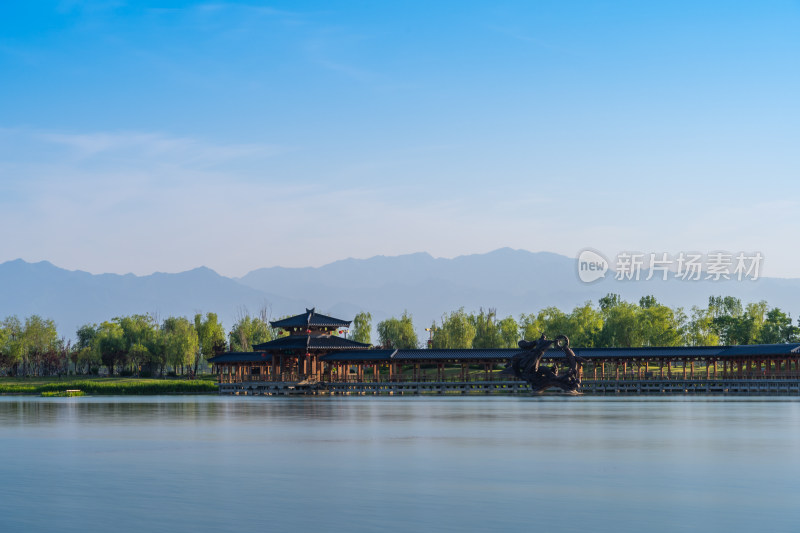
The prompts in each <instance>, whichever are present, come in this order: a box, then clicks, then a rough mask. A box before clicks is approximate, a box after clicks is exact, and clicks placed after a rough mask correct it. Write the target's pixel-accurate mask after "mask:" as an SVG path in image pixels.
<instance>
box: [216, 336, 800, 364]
mask: <svg viewBox="0 0 800 533" xmlns="http://www.w3.org/2000/svg"><path fill="white" fill-rule="evenodd" d="M367 348H369V345H368V344H362V343H359V342H355V341H352V340H349V339H344V338H342V337H334V336H327V335H315V336H307V335H292V336H289V337H281V338H279V339H276V340H274V341H270V342H267V343H264V344H259V345H257V346H254V347H253V349H254V350H257V352H240V353H226V354H221V355H218V356H217V357H214V358H212V359H209V361H211V362H212V363H224V362H236V361H241V362H249V361H263V360H264V359H265V358H266V360H269V359H270V355H269V354H267V355H265V356H263V357H262V354H261V351H266V350H273V351H274V350H285V349H332V350H337V351H336V352H334V353H330V354H327V355H324V356H322V357H320V360H321V361H326V362H334V361H353V362H358V361H387V362H388V361H394V362H399V363H404V362H407V363H413V362H425V361H442V362H444V361H454V362H458V361H465V362H466V361H481V360H483V361H486V362H495V363H499V362H504V361H507V360H508V359H510V358H511V357H513V356H514V354H517V353H520V350H518V349H451V350H425V349H421V350H392V349H390V350H370V349H367ZM573 351H574V352H575V354H576V355H578V356H582V357H585V358H586V359H589V360H592V359H595V360H603V359H648V358H662V357H663V358H675V359H681V358H694V357H713V358H718V359H733V358H736V357H749V356H758V355H764V356H781V355H786V356H798V355H800V344H797V343H794V344H751V345H742V346H674V347H645V348H575V349H573ZM563 357H564V353H563V352H562V351H561V350H558V349H555V348H554V349H551V350H549V351H548V352H547V354H546V355H545V358H546V359H562V358H563Z"/></svg>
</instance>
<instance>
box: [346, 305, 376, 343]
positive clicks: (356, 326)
mask: <svg viewBox="0 0 800 533" xmlns="http://www.w3.org/2000/svg"><path fill="white" fill-rule="evenodd" d="M371 337H372V315H371V314H370V313H365V312H363V311H362V312H361V313H358V314H357V315H356V316H355V318H353V334H352V335H351V337H350V338H351V339H353V340H354V341H356V342H363V343H365V344H372V341H371Z"/></svg>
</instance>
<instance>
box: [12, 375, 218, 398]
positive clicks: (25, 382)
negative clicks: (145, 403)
mask: <svg viewBox="0 0 800 533" xmlns="http://www.w3.org/2000/svg"><path fill="white" fill-rule="evenodd" d="M67 389H70V390H80V391H81V392H83V393H84V394H93V395H99V394H106V395H111V394H119V395H155V394H201V393H215V392H217V382H216V377H215V376H201V377H200V378H199V379H194V380H186V379H146V378H94V377H76V378H69V377H65V378H55V377H53V378H51V377H47V378H0V394H34V395H41V394H42V393H58V392H65V391H66V390H67Z"/></svg>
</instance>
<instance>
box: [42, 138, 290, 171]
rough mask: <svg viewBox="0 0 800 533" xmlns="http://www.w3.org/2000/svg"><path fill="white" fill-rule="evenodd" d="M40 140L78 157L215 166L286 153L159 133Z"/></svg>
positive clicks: (267, 146) (267, 147)
mask: <svg viewBox="0 0 800 533" xmlns="http://www.w3.org/2000/svg"><path fill="white" fill-rule="evenodd" d="M34 136H35V137H37V138H38V139H40V140H42V141H46V142H49V143H53V144H57V145H61V146H64V147H67V148H70V149H71V150H72V151H73V153H74V155H76V156H78V157H81V158H89V157H96V156H101V155H104V154H113V155H120V154H122V155H129V156H136V157H148V158H167V159H170V160H173V161H182V162H184V163H201V164H202V163H205V164H214V163H221V162H225V161H230V160H233V159H239V158H248V157H271V156H274V155H277V154H279V153H281V152H282V151H284V150H285V148H283V147H280V146H277V145H272V144H258V143H247V144H215V143H210V142H206V141H202V140H198V139H192V138H188V137H174V136H169V135H164V134H160V133H138V132H122V133H109V132H97V133H80V134H71V133H38V134H34Z"/></svg>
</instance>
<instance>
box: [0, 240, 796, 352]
mask: <svg viewBox="0 0 800 533" xmlns="http://www.w3.org/2000/svg"><path fill="white" fill-rule="evenodd" d="M644 277H646V272H645V273H644V275H643V278H644ZM609 292H615V293H618V294H620V295H621V296H622V297H623V298H624V299H626V300H628V301H632V302H638V301H639V298H641V297H642V296H644V295H648V294H652V295H654V296H656V298H657V299H658V300H659V301H660V302H662V303H664V304H667V305H669V306H672V307H679V306H680V307H683V308H684V309H685V310H686V311H687V312H689V310H690V308H691V306H693V305H698V306H701V307H705V306H706V305H707V303H708V297H709V296H712V295H730V296H736V297H739V298H741V299H742V301H743V302H745V303H747V302H752V301H758V300H766V301H767V302H768V303H769V304H770V305H771V306H774V307H780V308H781V309H783V310H784V311H787V312H790V313H792V316H797V312H798V311H800V309H799V307H800V305H798V302H800V280H799V279H775V278H762V279H759V280H757V281H719V282H712V281H706V280H704V281H680V280H669V281H662V280H661V279H660V278H654V279H652V280H649V281H617V280H615V279H613V273H609V274H608V275H607V276H606V278H605V279H602V280H599V281H597V282H595V283H592V284H584V283H581V282H580V281H579V279H578V277H577V274H576V261H575V259H572V258H569V257H566V256H562V255H558V254H553V253H547V252H538V253H533V252H527V251H524V250H512V249H510V248H502V249H499V250H495V251H493V252H489V253H486V254H475V255H466V256H461V257H456V258H454V259H436V258H433V257H431V256H430V255H429V254H427V253H416V254H409V255H401V256H396V257H384V256H377V257H372V258H369V259H345V260H342V261H336V262H333V263H330V264H328V265H324V266H321V267H318V268H283V267H273V268H262V269H258V270H254V271H252V272H250V273H248V274H247V275H245V276H244V277H242V278H239V279H230V278H226V277H223V276H220V275H218V274H217V273H215V272H214V271H212V270H210V269H208V268H205V267H201V268H197V269H194V270H190V271H187V272H181V273H178V274H162V273H156V274H152V275H150V276H134V275H132V274H127V275H117V274H102V275H92V274H89V273H87V272H80V271H68V270H63V269H60V268H58V267H55V266H53V265H52V264H50V263H48V262H41V263H33V264H31V263H26V262H25V261H22V260H16V261H9V262H7V263H3V264H0V317H4V316H7V315H10V314H16V315H18V316H20V317H24V316H28V315H31V314H34V313H36V314H40V315H42V316H46V317H50V318H53V319H54V320H55V321H56V322H57V324H58V325H59V331H60V332H61V333H62V334H63V335H66V336H68V337H72V336H74V331H75V329H76V327H78V326H79V325H81V324H84V323H87V322H99V321H102V320H108V319H110V318H113V317H114V316H119V315H124V314H131V313H158V314H159V315H160V316H161V317H162V318H163V317H165V316H168V315H183V316H191V315H193V314H194V313H195V312H201V311H202V312H206V311H214V312H216V313H217V314H219V315H220V317H221V319H222V320H223V321H224V324H225V327H226V328H230V327H231V325H232V324H233V322H234V320H235V318H236V316H237V314H239V313H240V312H241V310H242V308H243V307H246V308H248V309H249V311H250V312H251V313H257V312H258V310H259V309H260V308H261V307H262V306H263V305H265V304H267V305H269V307H270V309H271V312H272V316H275V317H277V316H281V315H286V314H296V313H298V312H301V311H302V310H303V309H305V308H306V307H312V306H315V307H317V309H318V310H320V311H321V312H324V313H325V314H331V315H333V316H339V317H342V318H345V319H351V318H353V316H354V315H355V314H356V313H357V312H359V311H362V310H364V311H369V312H371V313H372V316H373V324H377V322H378V321H380V320H383V319H385V318H388V317H390V316H399V315H400V314H401V313H402V312H403V311H404V310H408V311H409V312H410V313H412V315H413V316H414V322H415V325H416V326H417V329H418V331H419V332H420V333H421V335H420V338H423V337H424V332H423V331H422V330H423V328H425V327H426V326H428V325H430V323H431V322H432V321H433V320H437V321H438V320H439V319H440V318H441V315H442V314H443V313H445V312H449V311H453V310H456V309H458V308H459V307H464V308H465V309H466V310H467V311H477V310H478V309H479V308H481V307H483V308H484V309H487V308H496V309H497V311H498V314H499V315H500V316H501V317H502V316H507V315H513V316H515V317H516V316H518V315H519V314H520V313H531V312H536V311H538V310H540V309H542V308H544V307H549V306H555V307H558V308H560V309H562V310H564V311H569V310H571V309H572V308H574V307H575V306H577V305H581V304H583V303H584V302H586V301H587V300H588V301H592V302H593V303H595V304H596V303H597V301H598V299H599V298H601V297H602V296H604V295H606V294H608V293H609Z"/></svg>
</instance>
